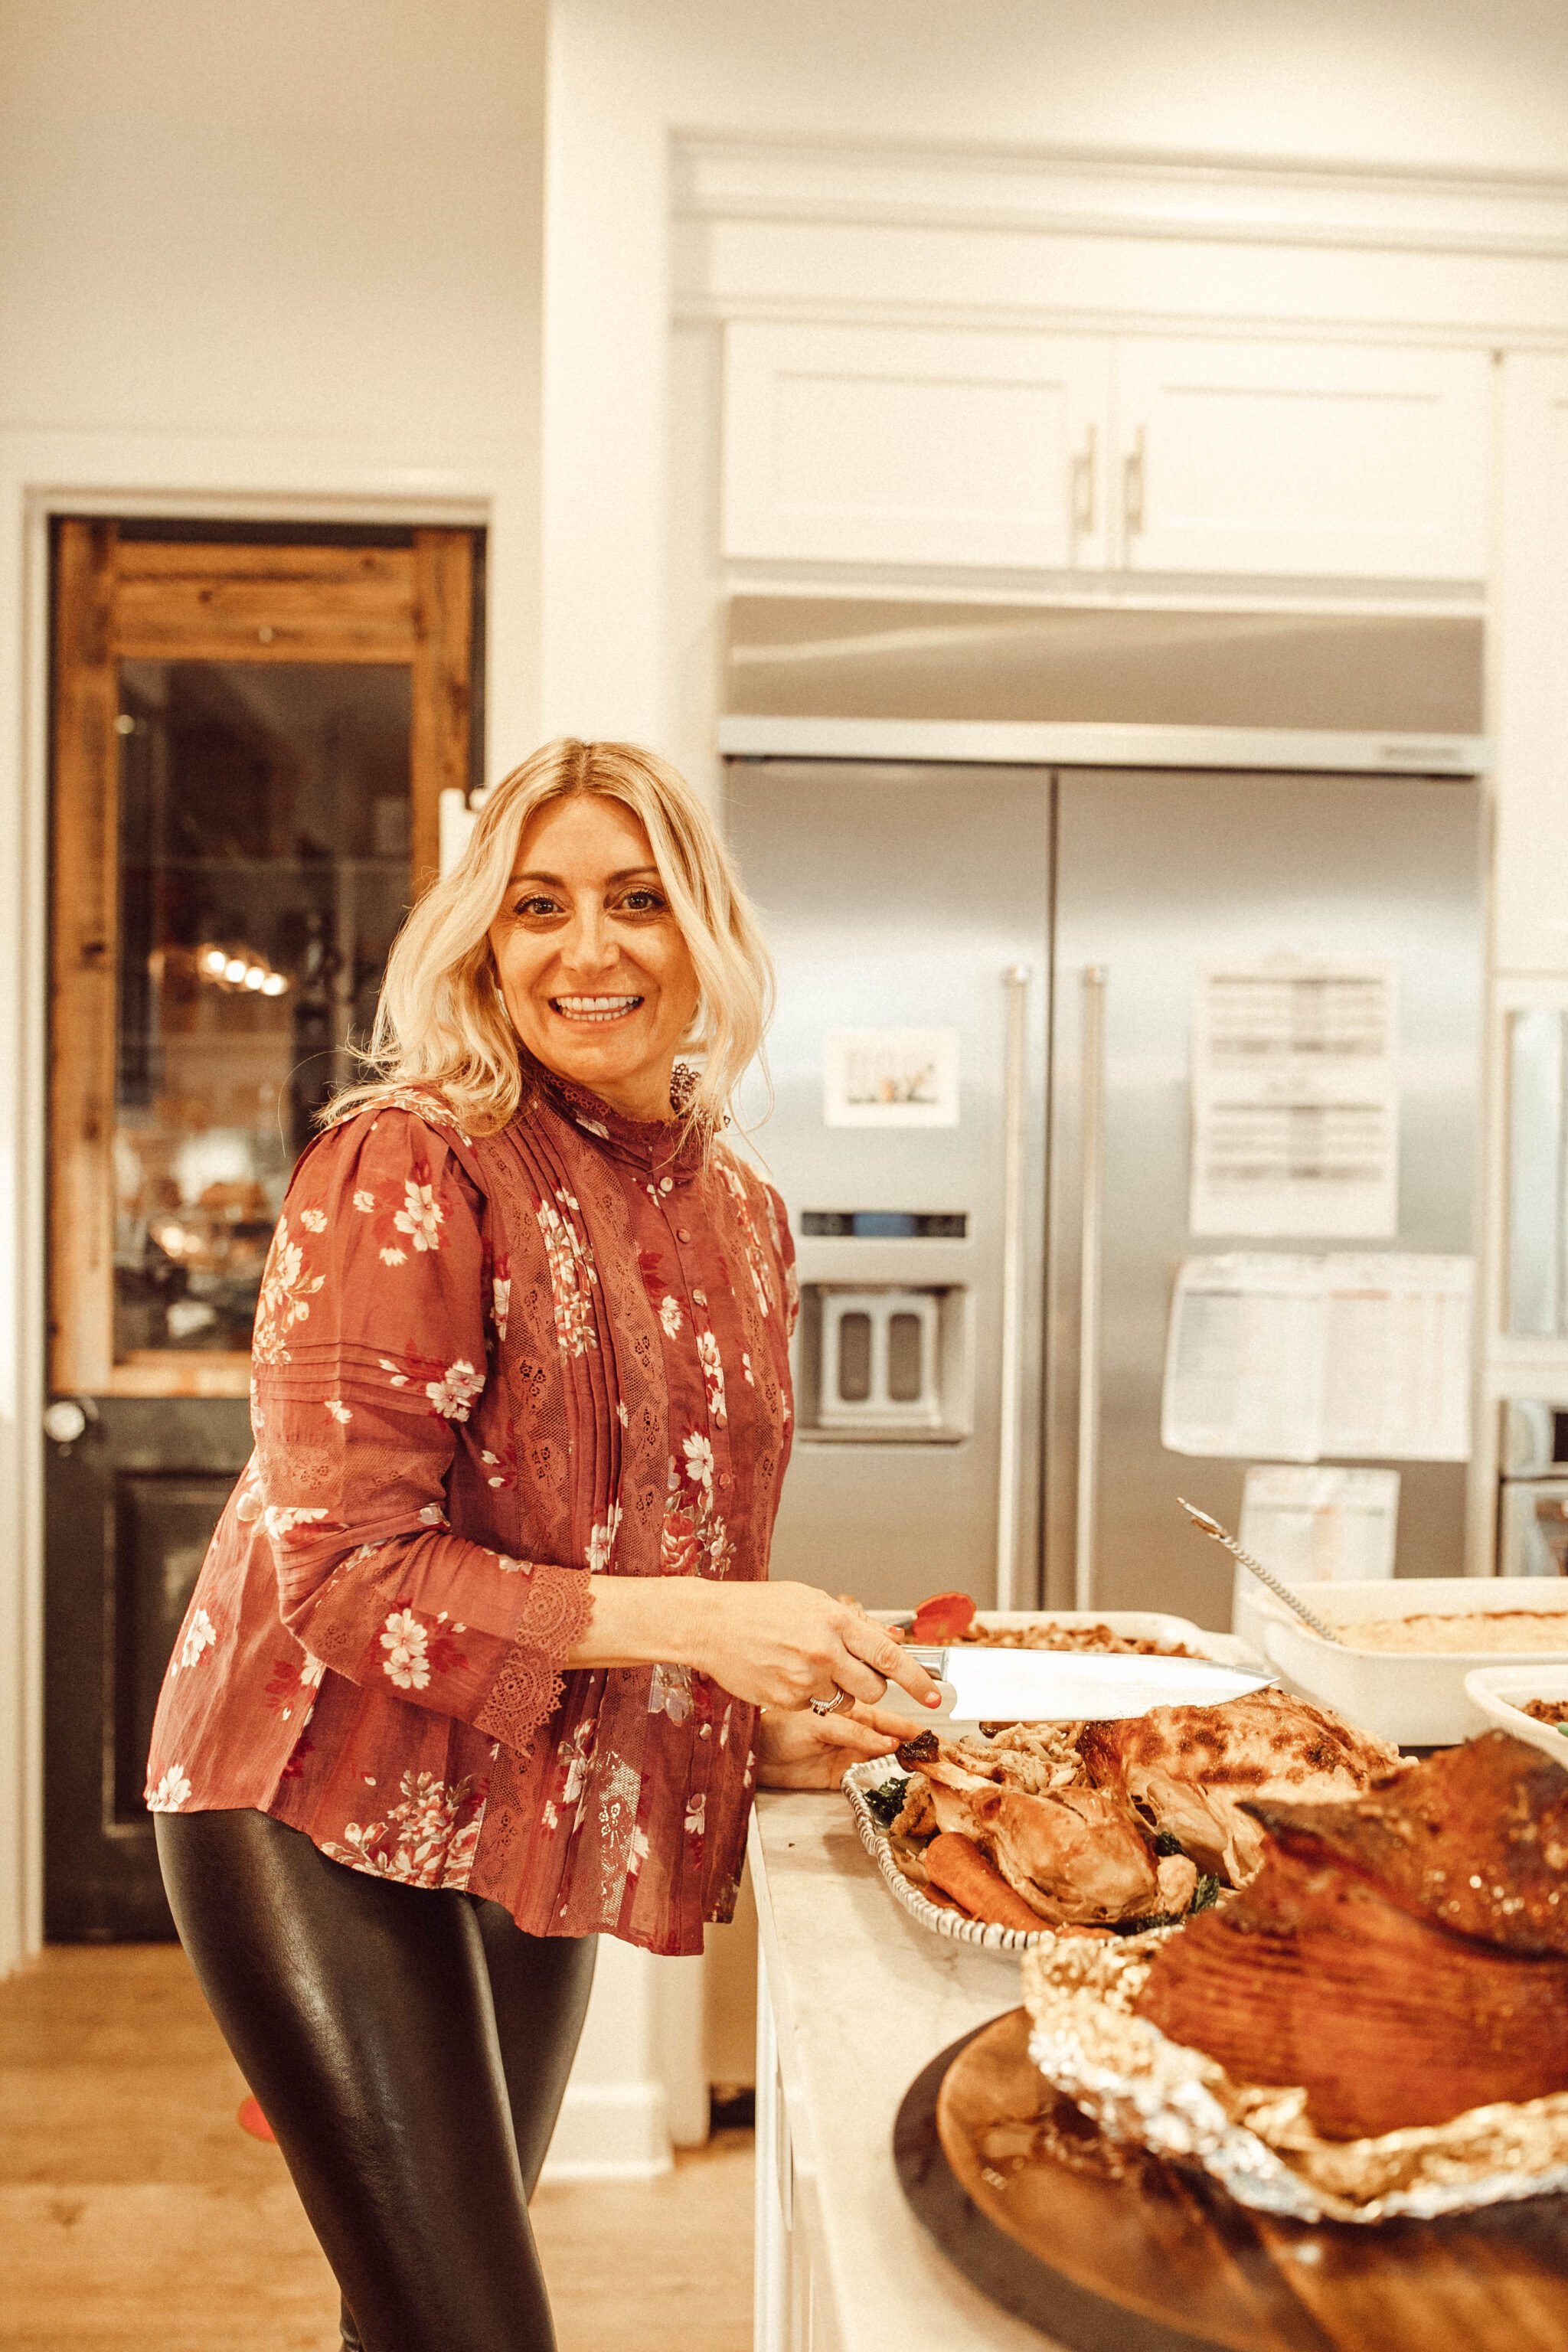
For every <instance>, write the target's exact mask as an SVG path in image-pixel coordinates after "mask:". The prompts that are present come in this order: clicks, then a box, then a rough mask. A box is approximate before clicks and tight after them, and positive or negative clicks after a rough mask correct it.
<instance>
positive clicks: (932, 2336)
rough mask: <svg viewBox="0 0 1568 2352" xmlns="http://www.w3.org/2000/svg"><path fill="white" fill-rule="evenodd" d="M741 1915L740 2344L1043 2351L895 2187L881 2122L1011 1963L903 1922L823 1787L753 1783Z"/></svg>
mask: <svg viewBox="0 0 1568 2352" xmlns="http://www.w3.org/2000/svg"><path fill="white" fill-rule="evenodd" d="M751 1863H752V1878H753V1880H754V1882H755V1885H756V1895H757V1913H758V1919H759V1928H760V1933H759V1979H760V1980H759V1984H758V2002H757V2020H758V2022H757V2242H756V2336H755V2344H756V2352H955V2347H960V2346H975V2347H984V2352H1049V2346H1050V2342H1051V2339H1050V2338H1048V2337H1047V2336H1042V2335H1041V2334H1040V2333H1039V2332H1038V2331H1037V2329H1035V2328H1033V2327H1029V2326H1025V2325H1024V2324H1023V2322H1022V2321H1020V2320H1016V2319H1014V2318H1012V2317H1011V2316H1010V2315H1008V2314H1007V2313H1006V2312H1005V2311H1002V2310H1000V2309H998V2307H997V2306H996V2305H994V2304H993V2303H990V2302H988V2301H987V2300H986V2298H985V2297H984V2295H982V2294H980V2293H979V2292H978V2291H977V2290H976V2289H975V2288H973V2287H972V2286H971V2285H970V2284H969V2283H968V2282H967V2280H965V2279H964V2278H963V2277H962V2276H961V2275H960V2274H959V2273H958V2272H957V2271H955V2270H954V2269H953V2268H952V2265H951V2264H950V2263H947V2262H946V2261H945V2260H944V2259H943V2257H942V2255H941V2254H940V2253H939V2252H937V2250H936V2248H935V2246H934V2245H933V2244H932V2243H931V2240H930V2239H929V2238H928V2237H927V2236H926V2234H925V2232H924V2231H923V2230H922V2229H921V2226H920V2224H919V2222H918V2221H916V2220H915V2217H914V2215H913V2214H912V2213H911V2212H910V2209H909V2207H908V2205H907V2204H906V2203H905V2201H904V2196H903V2192H902V2190H901V2189H900V2186H899V2180H898V2175H897V2173H896V2172H895V2171H894V2168H893V2123H894V2118H895V2117H896V2116H897V2114H898V2111H899V2106H900V2102H901V2100H902V2098H903V2096H904V2093H905V2092H906V2091H907V2090H908V2088H909V2086H910V2083H912V2082H913V2080H914V2078H915V2076H916V2075H917V2074H920V2073H921V2070H922V2068H923V2067H924V2066H925V2065H926V2064H927V2063H928V2062H929V2061H930V2060H931V2059H932V2058H933V2057H935V2055H936V2054H937V2053H938V2052H939V2051H941V2050H945V2049H946V2047H947V2046H948V2044H949V2042H956V2041H957V2040H958V2039H959V2038H960V2036H961V2035H963V2034H965V2033H968V2032H971V2031H972V2030H973V2028H974V2027H975V2026H977V2025H983V2024H984V2022H985V2021H986V2020H987V2019H989V2018H993V2017H995V2016H998V2015H999V2014H1000V2013H1001V2012H1002V2011H1004V2010H1008V2009H1016V2007H1017V2005H1018V2000H1019V1985H1018V1962H1017V1959H1016V1958H1015V1957H1013V1956H1011V1955H1009V1954H1007V1953H1003V1952H984V1951H976V1950H975V1949H973V1947H971V1946H969V1945H965V1944H960V1943H956V1942H951V1941H949V1939H948V1938H947V1937H943V1936H934V1935H931V1933H929V1932H928V1931H927V1930H926V1929H925V1928H923V1927H919V1926H917V1925H916V1923H915V1921H914V1920H912V1919H911V1918H910V1917H908V1916H907V1915H906V1914H905V1913H904V1912H903V1911H902V1910H900V1907H899V1906H898V1905H897V1904H896V1903H894V1902H893V1901H892V1899H891V1897H890V1896H889V1893H888V1890H887V1888H886V1887H885V1886H884V1885H882V1883H881V1880H880V1879H879V1876H878V1874H877V1872H876V1870H875V1869H874V1868H873V1866H872V1864H871V1863H870V1862H869V1861H868V1858H867V1855H866V1853H865V1850H864V1848H863V1847H862V1846H861V1843H860V1841H859V1839H858V1836H857V1835H856V1832H855V1824H854V1821H853V1818H852V1816H851V1814H850V1811H849V1808H848V1805H847V1802H846V1801H845V1800H844V1798H843V1797H842V1796H839V1795H837V1793H835V1794H833V1795H821V1796H783V1795H764V1796H762V1797H760V1798H759V1799H758V1801H757V1806H756V1811H755V1812H754V1814H753V1816H752V1832H751Z"/></svg>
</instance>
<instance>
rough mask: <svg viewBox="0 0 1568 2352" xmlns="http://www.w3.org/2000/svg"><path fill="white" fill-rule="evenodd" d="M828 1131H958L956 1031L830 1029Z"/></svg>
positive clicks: (825, 1080)
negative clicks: (952, 1129) (911, 1129)
mask: <svg viewBox="0 0 1568 2352" xmlns="http://www.w3.org/2000/svg"><path fill="white" fill-rule="evenodd" d="M822 1116H823V1120H824V1122H825V1124H826V1126H828V1127H956V1126H957V1125H958V1032H957V1030H956V1029H829V1030H828V1032H827V1033H826V1036H825V1037H824V1039H823V1041H822Z"/></svg>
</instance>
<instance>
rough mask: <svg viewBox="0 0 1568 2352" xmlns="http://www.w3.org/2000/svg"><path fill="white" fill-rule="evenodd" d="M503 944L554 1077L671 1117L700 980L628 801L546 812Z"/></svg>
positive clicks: (510, 990)
mask: <svg viewBox="0 0 1568 2352" xmlns="http://www.w3.org/2000/svg"><path fill="white" fill-rule="evenodd" d="M489 941H490V952H491V953H492V955H493V956H494V957H495V962H496V971H497V974H498V976H499V978H500V990H501V995H502V997H503V999H504V1000H505V1003H506V1009H507V1012H508V1013H509V1014H510V1017H511V1024H512V1027H513V1028H514V1029H515V1030H516V1031H517V1034H518V1035H519V1036H520V1037H521V1040H522V1042H523V1044H524V1045H526V1046H527V1047H528V1050H529V1052H530V1053H531V1054H532V1055H534V1056H535V1058H536V1059H537V1060H539V1061H541V1062H542V1063H543V1064H544V1066H545V1067H546V1069H549V1070H553V1071H555V1072H556V1074H557V1075H558V1076H561V1077H563V1078H570V1079H571V1080H572V1081H573V1082H574V1084H575V1085H577V1086H580V1087H587V1088H588V1089H589V1091H590V1092H591V1093H593V1094H596V1095H600V1096H602V1097H603V1098H604V1099H605V1102H607V1103H609V1104H611V1105H612V1106H613V1108H615V1109H616V1110H619V1111H624V1112H625V1113H626V1115H627V1117H628V1118H668V1117H669V1115H670V1103H669V1080H670V1072H671V1069H672V1068H673V1066H674V1062H675V1055H676V1048H677V1047H678V1046H679V1043H680V1040H681V1039H682V1037H683V1036H685V1034H686V1033H687V1031H688V1029H689V1027H690V1024H691V1019H692V1015H693V1013H695V1012H696V1010H697V998H698V982H697V970H696V966H695V965H694V964H693V962H692V961H691V950H690V949H689V947H688V946H687V944H686V940H685V938H684V936H683V935H682V933H681V931H680V929H679V925H678V924H677V922H676V920H675V917H674V916H673V914H672V913H671V912H670V908H669V901H668V898H667V896H666V894H665V888H664V885H663V883H662V882H661V881H660V880H659V877H658V867H657V866H655V864H654V862H653V853H652V851H651V850H650V848H649V846H648V839H647V834H646V833H645V832H644V831H643V828H642V826H641V825H640V824H639V823H638V822H637V818H636V816H635V815H634V814H632V811H631V810H630V809H629V808H627V807H626V804H625V803H624V802H622V801H616V800H609V799H606V798H605V797H604V796H603V795H602V794H599V793H581V794H578V795H577V796H576V797H574V798H573V799H570V800H553V801H547V802H546V803H545V805H544V806H543V807H542V809H541V810H540V811H539V813H538V814H537V815H536V816H534V818H533V819H532V820H531V823H530V824H528V826H527V827H526V828H525V830H524V832H523V835H522V839H521V841H520V842H519V844H518V850H517V857H516V860H515V862H514V864H513V866H512V874H511V880H510V883H509V884H508V886H507V892H506V897H505V898H504V899H503V900H502V901H501V908H500V914H499V915H498V916H497V917H496V919H495V921H494V922H493V923H492V924H491V925H490V929H489Z"/></svg>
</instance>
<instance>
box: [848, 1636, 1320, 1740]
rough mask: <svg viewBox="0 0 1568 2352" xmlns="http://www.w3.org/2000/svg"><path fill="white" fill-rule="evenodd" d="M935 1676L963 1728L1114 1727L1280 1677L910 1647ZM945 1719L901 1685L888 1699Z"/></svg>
mask: <svg viewBox="0 0 1568 2352" xmlns="http://www.w3.org/2000/svg"><path fill="white" fill-rule="evenodd" d="M908 1651H909V1655H910V1657H911V1658H918V1659H919V1661H920V1663H921V1665H922V1666H924V1667H925V1668H926V1670H927V1672H928V1673H930V1674H932V1675H935V1676H936V1678H937V1680H938V1681H939V1682H942V1683H945V1684H946V1685H948V1687H949V1689H950V1690H951V1691H952V1705H951V1706H946V1705H944V1706H943V1707H942V1716H951V1717H952V1718H953V1719H954V1720H955V1721H957V1722H960V1723H1077V1722H1079V1721H1096V1722H1108V1721H1112V1720H1114V1719H1116V1718H1118V1717H1122V1716H1131V1715H1147V1714H1148V1712H1149V1710H1150V1708H1151V1707H1154V1706H1220V1705H1221V1703H1222V1702H1223V1701H1224V1700H1226V1699H1227V1698H1245V1697H1246V1696H1247V1693H1248V1692H1250V1691H1258V1690H1265V1689H1267V1688H1268V1685H1269V1684H1271V1683H1272V1682H1273V1680H1274V1676H1273V1675H1269V1674H1264V1673H1259V1674H1254V1673H1252V1672H1250V1671H1249V1670H1248V1669H1247V1668H1246V1667H1244V1666H1227V1665H1222V1664H1220V1663H1219V1661H1218V1660H1217V1659H1215V1658H1160V1657H1148V1656H1144V1655H1142V1654H1140V1653H1138V1652H1132V1653H1130V1654H1125V1655H1123V1654H1116V1655H1107V1654H1102V1653H1100V1652H1098V1651H1086V1650H999V1649H990V1648H987V1647H985V1646H984V1645H983V1644H981V1643H969V1642H960V1643H952V1644H950V1645H949V1646H948V1647H946V1648H943V1649H928V1648H925V1647H923V1646H921V1644H919V1643H910V1644H909V1645H908ZM884 1704H885V1705H887V1706H896V1707H898V1708H900V1710H903V1709H907V1710H908V1711H909V1712H910V1714H913V1715H919V1716H921V1717H924V1719H925V1720H926V1721H927V1722H939V1721H941V1720H942V1717H939V1716H935V1715H933V1714H931V1712H930V1711H929V1710H928V1709H926V1708H924V1707H921V1706H917V1705H916V1703H915V1701H914V1700H913V1699H911V1698H910V1697H909V1696H908V1695H907V1693H905V1692H904V1691H902V1690H900V1687H899V1685H898V1684H897V1683H891V1684H889V1686H888V1696H887V1699H886V1701H885V1702H884Z"/></svg>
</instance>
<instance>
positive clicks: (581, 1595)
mask: <svg viewBox="0 0 1568 2352" xmlns="http://www.w3.org/2000/svg"><path fill="white" fill-rule="evenodd" d="M592 1613H593V1601H592V1598H591V1596H590V1593H589V1590H588V1576H587V1571H586V1570H584V1569H580V1568H561V1567H558V1566H556V1565H554V1564H553V1563H552V1562H548V1561H541V1562H540V1563H538V1564H537V1565H536V1566H534V1567H533V1568H531V1570H529V1580H528V1594H527V1598H526V1599H525V1601H524V1602H523V1606H522V1614H521V1617H520V1618H519V1620H518V1623H517V1629H516V1632H515V1633H514V1634H513V1636H512V1644H511V1648H510V1650H509V1651H508V1652H507V1654H506V1656H505V1657H504V1658H503V1659H502V1661H501V1664H500V1667H499V1669H498V1671H497V1674H496V1678H495V1680H494V1682H493V1683H492V1684H491V1685H490V1689H489V1697H488V1698H487V1699H486V1700H485V1703H484V1705H483V1706H482V1707H481V1708H480V1709H479V1714H478V1715H477V1716H476V1717H475V1718H474V1721H475V1724H476V1727H478V1729H479V1730H480V1731H482V1732H483V1733H484V1735H485V1737H486V1738H489V1739H499V1740H500V1743H501V1745H502V1747H503V1748H510V1749H511V1750H512V1751H513V1753H514V1754H517V1755H525V1754H526V1753H527V1751H528V1749H529V1748H530V1747H531V1744H532V1740H533V1735H534V1733H535V1732H536V1731H537V1730H538V1728H539V1727H540V1725H541V1724H542V1722H543V1721H544V1720H545V1718H546V1717H547V1716H550V1715H552V1714H553V1713H554V1711H555V1708H556V1706H558V1705H559V1703H560V1699H561V1691H562V1681H561V1675H562V1666H563V1660H564V1658H565V1656H566V1653H567V1651H568V1650H570V1649H571V1647H572V1645H573V1643H574V1642H576V1641H578V1640H580V1639H581V1637H582V1636H583V1634H584V1633H586V1632H587V1630H588V1620H589V1617H590V1616H591V1614H592Z"/></svg>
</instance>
